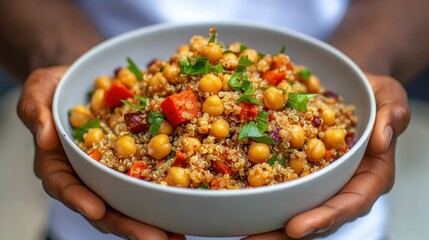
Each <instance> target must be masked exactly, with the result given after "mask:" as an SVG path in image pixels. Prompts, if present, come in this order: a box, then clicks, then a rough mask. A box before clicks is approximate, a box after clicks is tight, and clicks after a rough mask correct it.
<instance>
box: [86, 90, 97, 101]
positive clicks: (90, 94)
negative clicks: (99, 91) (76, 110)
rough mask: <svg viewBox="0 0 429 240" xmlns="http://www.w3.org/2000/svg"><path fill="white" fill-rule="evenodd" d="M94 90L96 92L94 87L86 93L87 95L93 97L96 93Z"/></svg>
mask: <svg viewBox="0 0 429 240" xmlns="http://www.w3.org/2000/svg"><path fill="white" fill-rule="evenodd" d="M94 92H95V90H94V89H93V90H89V91H88V92H87V93H86V94H87V96H88V99H91V98H92V95H94Z"/></svg>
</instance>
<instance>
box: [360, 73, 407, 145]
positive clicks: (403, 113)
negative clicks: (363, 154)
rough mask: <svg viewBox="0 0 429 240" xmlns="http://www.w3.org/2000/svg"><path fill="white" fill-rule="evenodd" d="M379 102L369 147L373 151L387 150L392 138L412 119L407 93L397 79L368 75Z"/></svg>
mask: <svg viewBox="0 0 429 240" xmlns="http://www.w3.org/2000/svg"><path fill="white" fill-rule="evenodd" d="M367 76H368V79H369V80H370V82H371V85H372V88H373V90H374V94H375V97H376V102H377V118H376V121H375V124H374V129H373V134H372V135H371V138H370V143H369V145H368V149H369V150H370V151H371V152H373V153H383V152H386V151H387V149H388V147H389V145H390V143H391V141H392V139H394V138H396V137H397V136H399V135H400V134H401V133H402V132H403V131H404V130H405V129H406V128H407V126H408V123H409V121H410V108H409V105H408V99H407V94H406V92H405V90H404V88H403V87H402V85H401V84H400V83H399V82H398V81H396V80H395V79H392V78H389V77H380V76H374V75H367Z"/></svg>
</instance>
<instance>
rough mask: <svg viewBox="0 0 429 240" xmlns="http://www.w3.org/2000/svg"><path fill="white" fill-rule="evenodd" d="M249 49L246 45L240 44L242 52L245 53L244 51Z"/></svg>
mask: <svg viewBox="0 0 429 240" xmlns="http://www.w3.org/2000/svg"><path fill="white" fill-rule="evenodd" d="M246 49H247V46H246V44H244V43H240V52H243V51H244V50H246Z"/></svg>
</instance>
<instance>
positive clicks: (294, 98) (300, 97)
mask: <svg viewBox="0 0 429 240" xmlns="http://www.w3.org/2000/svg"><path fill="white" fill-rule="evenodd" d="M317 95H318V94H308V93H294V92H289V96H288V101H287V104H286V107H290V108H293V109H298V110H299V111H301V112H306V111H307V101H308V99H309V98H312V97H315V96H317Z"/></svg>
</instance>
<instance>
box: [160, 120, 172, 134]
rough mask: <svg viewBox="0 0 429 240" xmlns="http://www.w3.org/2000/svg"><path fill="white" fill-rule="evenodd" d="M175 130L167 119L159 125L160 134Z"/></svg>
mask: <svg viewBox="0 0 429 240" xmlns="http://www.w3.org/2000/svg"><path fill="white" fill-rule="evenodd" d="M171 132H173V126H172V125H171V123H169V122H168V121H167V120H165V119H163V120H162V121H161V124H160V125H159V129H158V134H165V135H170V134H171Z"/></svg>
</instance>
